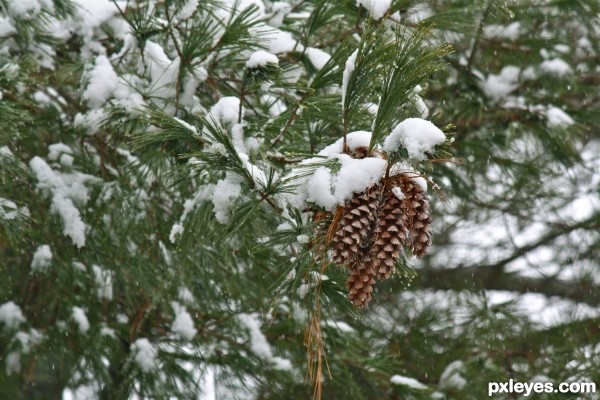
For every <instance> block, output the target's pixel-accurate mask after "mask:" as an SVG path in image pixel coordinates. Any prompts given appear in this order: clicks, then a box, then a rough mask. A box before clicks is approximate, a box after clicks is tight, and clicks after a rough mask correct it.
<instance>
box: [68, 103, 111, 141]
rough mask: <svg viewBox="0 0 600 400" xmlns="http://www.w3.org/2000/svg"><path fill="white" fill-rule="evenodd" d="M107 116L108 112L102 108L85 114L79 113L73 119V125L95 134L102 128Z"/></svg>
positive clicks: (89, 133)
mask: <svg viewBox="0 0 600 400" xmlns="http://www.w3.org/2000/svg"><path fill="white" fill-rule="evenodd" d="M107 117H108V113H107V112H106V111H104V110H103V109H101V108H97V109H94V110H90V111H88V112H87V113H85V114H82V113H77V114H75V118H74V119H73V126H75V127H76V128H78V127H81V128H85V129H86V130H87V134H88V135H93V134H94V133H96V132H98V131H99V130H100V128H101V127H102V123H103V122H104V120H106V118H107Z"/></svg>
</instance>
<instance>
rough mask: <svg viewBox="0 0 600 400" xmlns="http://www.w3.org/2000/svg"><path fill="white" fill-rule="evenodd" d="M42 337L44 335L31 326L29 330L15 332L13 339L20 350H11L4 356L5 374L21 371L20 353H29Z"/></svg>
mask: <svg viewBox="0 0 600 400" xmlns="http://www.w3.org/2000/svg"><path fill="white" fill-rule="evenodd" d="M43 338H44V336H43V335H42V334H41V333H40V332H39V331H38V330H36V329H33V328H32V329H30V330H29V332H23V331H19V332H17V333H16V334H15V339H16V340H17V341H19V343H20V344H21V351H18V350H16V351H12V352H10V353H9V354H8V356H7V357H6V374H7V375H12V374H14V373H17V374H18V373H19V372H21V354H29V353H30V352H31V349H32V348H33V346H36V345H38V344H40V343H41V341H42V339H43Z"/></svg>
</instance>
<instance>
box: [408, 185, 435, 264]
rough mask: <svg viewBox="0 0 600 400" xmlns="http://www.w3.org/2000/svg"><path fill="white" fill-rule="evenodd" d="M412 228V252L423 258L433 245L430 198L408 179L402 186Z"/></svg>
mask: <svg viewBox="0 0 600 400" xmlns="http://www.w3.org/2000/svg"><path fill="white" fill-rule="evenodd" d="M402 191H403V192H404V195H405V200H404V201H405V204H406V207H407V211H408V224H409V228H410V250H411V251H412V253H413V254H414V255H415V256H417V257H423V256H424V255H425V254H426V253H427V248H428V247H429V245H431V211H430V209H429V198H428V197H427V194H426V193H425V191H424V190H423V188H422V187H421V186H419V185H418V184H417V183H415V182H414V181H413V180H412V179H410V178H407V179H406V180H405V181H404V182H403V184H402Z"/></svg>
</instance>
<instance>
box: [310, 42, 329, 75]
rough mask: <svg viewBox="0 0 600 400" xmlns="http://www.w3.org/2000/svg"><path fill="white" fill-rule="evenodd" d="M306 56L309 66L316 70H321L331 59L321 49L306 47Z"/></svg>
mask: <svg viewBox="0 0 600 400" xmlns="http://www.w3.org/2000/svg"><path fill="white" fill-rule="evenodd" d="M306 56H307V57H308V59H309V60H310V62H311V64H312V65H313V66H314V67H315V68H316V69H318V70H320V69H321V68H323V67H324V66H325V64H327V62H328V61H329V60H330V59H331V56H330V55H329V54H328V53H326V52H324V51H323V50H321V49H317V48H316V47H307V48H306Z"/></svg>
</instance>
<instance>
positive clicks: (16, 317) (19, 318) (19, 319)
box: [0, 301, 25, 329]
mask: <svg viewBox="0 0 600 400" xmlns="http://www.w3.org/2000/svg"><path fill="white" fill-rule="evenodd" d="M0 322H1V323H3V324H4V326H5V327H6V328H8V329H15V328H18V327H19V325H20V324H21V323H23V322H25V316H23V312H22V311H21V308H20V307H19V306H18V305H16V304H15V303H14V302H12V301H9V302H7V303H4V304H2V305H1V306H0Z"/></svg>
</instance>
